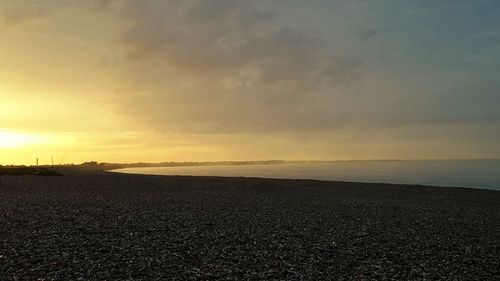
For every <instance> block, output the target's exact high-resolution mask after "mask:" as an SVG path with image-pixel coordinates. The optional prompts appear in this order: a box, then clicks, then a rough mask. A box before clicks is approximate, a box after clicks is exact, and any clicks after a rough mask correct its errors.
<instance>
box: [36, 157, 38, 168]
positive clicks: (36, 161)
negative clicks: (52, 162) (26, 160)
mask: <svg viewBox="0 0 500 281" xmlns="http://www.w3.org/2000/svg"><path fill="white" fill-rule="evenodd" d="M36 165H37V166H38V158H36Z"/></svg>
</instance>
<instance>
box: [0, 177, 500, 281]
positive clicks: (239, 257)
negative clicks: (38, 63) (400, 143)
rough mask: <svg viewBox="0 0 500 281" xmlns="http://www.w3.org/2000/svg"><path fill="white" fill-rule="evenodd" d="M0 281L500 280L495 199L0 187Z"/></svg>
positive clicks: (254, 181)
mask: <svg viewBox="0 0 500 281" xmlns="http://www.w3.org/2000/svg"><path fill="white" fill-rule="evenodd" d="M0 225H1V227H0V281H6V280H500V192H499V191H493V190H479V189H467V188H445V187H427V186H411V185H390V184H375V183H374V184H369V183H366V184H363V183H347V182H328V181H313V180H286V179H260V178H223V177H190V176H148V175H128V174H117V173H110V172H98V171H94V172H81V173H68V174H65V175H64V176H0Z"/></svg>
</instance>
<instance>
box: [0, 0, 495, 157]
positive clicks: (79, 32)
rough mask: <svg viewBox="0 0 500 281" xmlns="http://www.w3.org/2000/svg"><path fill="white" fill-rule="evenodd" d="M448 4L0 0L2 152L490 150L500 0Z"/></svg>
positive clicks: (463, 153)
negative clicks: (498, 0) (499, 1)
mask: <svg viewBox="0 0 500 281" xmlns="http://www.w3.org/2000/svg"><path fill="white" fill-rule="evenodd" d="M453 3H454V4H455V5H456V6H455V5H452V4H450V5H443V4H440V3H438V2H429V3H427V4H425V5H424V4H423V3H420V2H419V1H397V2H396V3H392V4H389V3H388V2H387V1H356V0H355V1H329V0H324V1H323V0H317V1H312V2H311V4H310V5H309V4H308V5H306V4H305V3H304V2H303V1H294V0H290V1H275V2H272V1H232V0H214V1H197V0H192V1H191V0H186V1H131V0H123V1H113V0H108V1H106V0H92V1H71V0H69V1H59V0H54V1H51V0H47V1H25V0H20V1H14V0H0V164H34V162H35V159H36V158H37V157H38V158H40V162H41V163H42V164H48V163H50V160H51V156H52V155H53V156H54V161H55V163H56V164H59V163H80V162H83V161H91V160H95V161H100V162H101V161H102V162H104V161H106V162H136V161H144V162H157V161H218V160H260V159H289V160H306V159H317V160H336V159H436V158H499V157H500V113H499V112H500V111H499V110H498V104H500V96H499V94H498V93H499V89H500V79H499V78H500V60H499V59H498V58H499V57H500V28H499V26H500V19H499V18H498V17H497V15H496V14H495V13H493V12H494V11H495V9H496V11H498V9H499V8H500V5H499V4H498V3H497V2H496V1H491V2H488V1H484V2H481V3H482V4H479V2H475V1H454V2H453ZM445 6H446V7H445ZM402 15H404V16H402Z"/></svg>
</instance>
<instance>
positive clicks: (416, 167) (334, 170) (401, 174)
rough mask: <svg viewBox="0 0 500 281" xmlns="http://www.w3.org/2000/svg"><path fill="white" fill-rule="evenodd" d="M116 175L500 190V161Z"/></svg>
mask: <svg viewBox="0 0 500 281" xmlns="http://www.w3.org/2000/svg"><path fill="white" fill-rule="evenodd" d="M115 172H121V173H132V174H152V175H194V176H229V177H235V176H238V177H239V176H243V177H263V178H288V179H317V180H335V181H352V182H377V183H382V182H383V183H403V184H424V185H435V186H453V187H473V188H486V189H496V190H500V160H429V161H427V160H426V161H346V162H343V161H339V162H327V163H325V162H318V163H298V164H271V165H220V166H190V167H160V168H127V169H119V170H115Z"/></svg>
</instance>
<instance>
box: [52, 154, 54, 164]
mask: <svg viewBox="0 0 500 281" xmlns="http://www.w3.org/2000/svg"><path fill="white" fill-rule="evenodd" d="M52 166H54V155H52Z"/></svg>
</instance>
